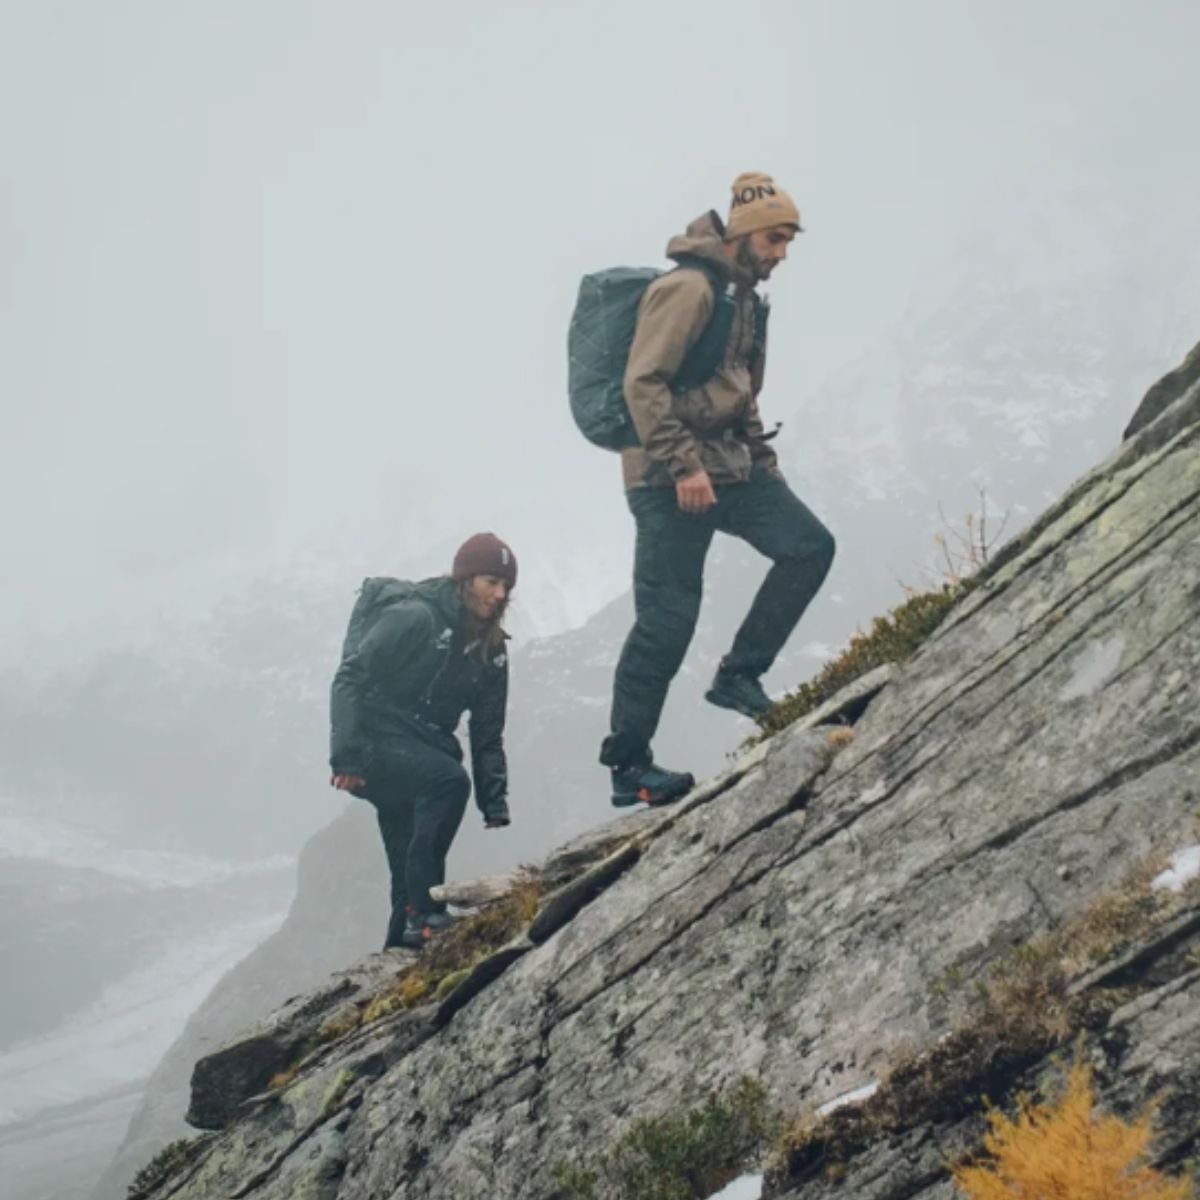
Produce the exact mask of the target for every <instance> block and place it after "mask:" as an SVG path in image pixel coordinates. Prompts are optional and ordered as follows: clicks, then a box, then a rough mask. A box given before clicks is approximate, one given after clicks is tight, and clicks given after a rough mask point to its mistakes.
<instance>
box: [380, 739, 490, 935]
mask: <svg viewBox="0 0 1200 1200" xmlns="http://www.w3.org/2000/svg"><path fill="white" fill-rule="evenodd" d="M455 744H456V745H457V743H455ZM379 758H380V762H379V765H378V767H377V768H374V769H373V770H372V775H371V779H370V780H369V781H368V785H369V792H368V799H369V800H370V801H371V803H372V804H373V805H374V806H375V810H376V815H377V816H378V818H379V832H380V833H381V834H382V835H383V848H384V850H385V852H386V853H387V860H388V868H389V870H390V871H391V877H392V886H391V899H392V916H391V921H390V923H389V925H388V936H387V944H388V945H399V944H400V934H401V933H402V932H403V930H404V919H405V912H406V909H409V908H411V909H415V910H416V911H418V912H423V913H429V912H443V911H445V907H446V906H445V905H444V904H439V903H438V902H437V901H436V900H434V899H433V897H432V896H430V894H429V889H430V888H431V887H436V886H437V885H438V884H440V883H444V882H445V881H446V855H447V854H449V852H450V846H451V843H452V842H453V841H454V835H455V834H456V833H457V832H458V827H459V825H460V824H461V823H462V818H463V813H464V812H465V810H466V806H467V797H468V796H469V795H470V793H471V781H470V779H469V777H468V776H467V773H466V771H465V770H463V767H462V764H461V762H460V761H459V759H458V757H457V756H455V755H453V754H450V753H447V752H446V751H443V750H439V749H437V748H435V747H434V746H431V745H428V744H426V743H425V742H422V741H420V740H419V739H417V738H404V739H402V740H401V739H396V740H395V741H392V742H390V743H389V745H388V747H387V749H386V752H384V753H382V754H381V755H380V756H379Z"/></svg>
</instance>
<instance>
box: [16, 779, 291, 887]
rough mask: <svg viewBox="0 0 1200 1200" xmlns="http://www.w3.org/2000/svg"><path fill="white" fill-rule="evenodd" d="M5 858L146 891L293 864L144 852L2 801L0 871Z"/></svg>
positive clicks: (279, 858)
mask: <svg viewBox="0 0 1200 1200" xmlns="http://www.w3.org/2000/svg"><path fill="white" fill-rule="evenodd" d="M5 858H33V859H40V860H42V861H44V862H52V863H56V864H57V865H59V866H62V867H78V868H81V869H87V870H92V871H103V872H104V873H105V874H106V875H114V876H116V877H117V878H120V879H127V880H130V881H131V882H135V883H143V884H145V885H146V886H148V887H165V886H175V887H195V886H197V885H199V884H207V883H220V882H221V881H222V880H226V879H233V878H235V877H245V876H249V875H257V874H260V873H262V872H265V871H280V870H283V869H285V868H287V867H289V866H290V865H291V864H292V863H293V862H294V861H295V859H294V858H291V857H289V856H287V855H274V856H272V857H271V858H265V859H259V860H257V861H254V862H248V863H229V862H222V861H220V860H218V859H213V858H206V857H204V856H202V855H198V854H184V853H180V852H176V851H170V850H143V849H136V848H132V847H126V846H119V845H114V844H113V843H111V842H109V841H108V840H107V839H105V838H104V837H103V836H102V835H101V834H99V833H96V832H95V831H93V830H90V829H86V828H84V827H83V826H78V825H71V824H69V823H67V822H65V821H58V820H55V819H53V818H46V817H44V816H40V815H38V814H35V813H32V812H29V811H27V810H26V811H22V810H21V809H19V808H18V807H17V805H16V804H15V802H13V801H11V800H7V801H6V800H0V866H2V864H3V861H4V859H5Z"/></svg>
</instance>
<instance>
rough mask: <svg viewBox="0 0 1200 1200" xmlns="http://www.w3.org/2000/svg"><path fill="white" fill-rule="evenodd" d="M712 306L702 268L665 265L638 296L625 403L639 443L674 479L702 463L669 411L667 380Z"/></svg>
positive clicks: (685, 430) (696, 337) (700, 330)
mask: <svg viewBox="0 0 1200 1200" xmlns="http://www.w3.org/2000/svg"><path fill="white" fill-rule="evenodd" d="M712 311H713V295H712V285H711V284H710V283H709V281H708V278H707V277H706V276H705V275H704V274H702V273H701V272H700V271H669V272H668V273H667V274H666V275H663V276H662V277H661V278H659V279H656V280H655V281H654V282H653V283H652V284H651V285H650V286H649V287H648V288H647V289H646V294H645V295H644V296H643V297H642V304H641V308H640V310H639V312H638V321H637V329H636V330H635V331H634V335H633V345H632V346H631V347H630V350H629V361H628V363H627V365H626V367H625V403H626V404H627V405H628V407H629V415H630V416H631V417H632V418H633V424H634V428H636V429H637V433H638V438H639V439H640V440H641V443H642V448H643V449H644V450H645V452H646V454H647V456H648V457H649V458H650V460H651V461H652V462H655V463H661V464H662V465H663V466H664V467H666V469H667V470H668V471H669V472H670V475H671V478H672V479H674V480H676V481H678V480H680V479H683V478H684V477H685V476H687V475H694V474H695V473H696V472H697V471H699V470H701V468H702V465H701V462H700V457H699V455H698V454H697V452H696V440H695V438H694V437H693V436H692V434H691V432H690V431H689V430H688V428H687V426H685V425H684V424H683V422H682V421H680V420H679V418H678V417H677V416H676V415H675V414H674V412H673V411H672V406H671V381H672V380H673V379H674V378H675V375H676V374H677V373H678V371H679V368H680V367H681V366H682V365H683V360H684V359H685V358H686V357H687V352H688V351H689V350H690V349H691V348H692V347H693V346H694V345H695V344H696V342H698V341H699V340H700V335H701V334H702V333H703V332H704V329H705V326H707V324H708V321H709V318H710V317H711V316H712Z"/></svg>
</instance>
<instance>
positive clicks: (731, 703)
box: [704, 688, 773, 721]
mask: <svg viewBox="0 0 1200 1200" xmlns="http://www.w3.org/2000/svg"><path fill="white" fill-rule="evenodd" d="M704 698H705V700H707V701H708V702H709V704H714V705H716V707H717V708H726V709H728V710H729V711H730V712H735V713H741V714H742V716H743V717H749V718H750V720H752V721H757V720H758V718H759V717H761V716H762V715H763V713H765V712H769V711H770V710H771V708H772V707H773V705H770V704H768V705H767V706H766V708H759V709H753V708H747V707H746V705H744V704H739V703H738V702H737V701H736V700H730V699H729V698H728V697H726V696H723V695H722V694H721V693H720V692H716V691H713V690H712V689H711V688H710V689H709V690H708V691H707V692H705V693H704Z"/></svg>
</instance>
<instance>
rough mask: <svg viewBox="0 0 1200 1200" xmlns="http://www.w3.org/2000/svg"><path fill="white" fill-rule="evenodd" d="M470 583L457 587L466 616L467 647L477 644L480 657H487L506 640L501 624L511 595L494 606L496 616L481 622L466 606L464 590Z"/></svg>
mask: <svg viewBox="0 0 1200 1200" xmlns="http://www.w3.org/2000/svg"><path fill="white" fill-rule="evenodd" d="M470 582H471V581H470V580H469V579H464V580H461V581H460V582H459V585H458V598H459V599H460V600H462V601H463V602H464V603H463V608H464V609H465V610H466V614H467V645H472V644H473V643H475V642H478V643H479V650H480V654H481V656H483V657H487V656H489V655H491V654H494V653H495V652H496V651H497V650H499V649H500V647H501V646H503V645H504V643H505V640H506V639H507V638H508V634H507V633H505V632H504V628H503V626H502V625H501V622H502V621H503V620H504V614H505V613H506V612H507V611H508V603H509V601H510V600H511V599H512V595H511V593H506V594H505V597H504V599H503V600H501V601H500V603H499V604H498V605H497V606H496V614H495V616H493V617H492V618H491V620H489V621H481V620H480V619H479V618H478V617H477V616H475V614H474V613H473V612H471V610H470V608H469V607H468V606H467V604H466V590H467V587H468V585H469V584H470Z"/></svg>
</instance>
